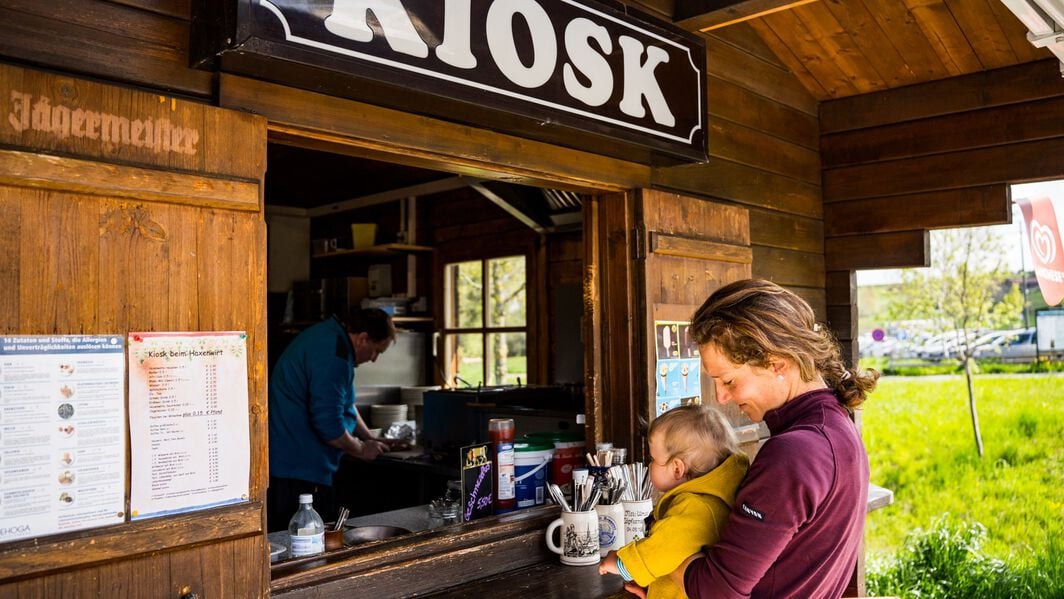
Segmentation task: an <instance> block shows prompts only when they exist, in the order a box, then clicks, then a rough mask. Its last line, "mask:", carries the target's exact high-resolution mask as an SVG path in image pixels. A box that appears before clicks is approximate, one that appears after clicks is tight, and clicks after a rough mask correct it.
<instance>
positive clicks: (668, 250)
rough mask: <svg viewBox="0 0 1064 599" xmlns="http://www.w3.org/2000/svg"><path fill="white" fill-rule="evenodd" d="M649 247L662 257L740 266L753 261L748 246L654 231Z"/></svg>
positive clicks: (651, 234) (653, 252) (651, 233)
mask: <svg viewBox="0 0 1064 599" xmlns="http://www.w3.org/2000/svg"><path fill="white" fill-rule="evenodd" d="M648 245H649V247H648V250H649V251H650V253H652V254H659V255H661V256H675V257H677V258H694V259H696V260H715V261H719V262H736V263H739V264H750V262H752V260H753V258H752V254H751V252H750V248H749V247H746V246H739V245H733V244H728V243H717V242H714V241H705V240H701V239H690V238H687V237H676V236H673V235H662V234H660V233H657V232H654V231H651V232H650V240H649V244H648ZM669 303H673V302H669Z"/></svg>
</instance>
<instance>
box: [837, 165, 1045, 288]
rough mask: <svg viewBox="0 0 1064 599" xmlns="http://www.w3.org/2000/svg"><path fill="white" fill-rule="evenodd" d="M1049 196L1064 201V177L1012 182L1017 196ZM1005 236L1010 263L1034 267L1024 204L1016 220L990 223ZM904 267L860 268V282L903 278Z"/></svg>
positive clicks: (1016, 267) (1016, 209) (1015, 267)
mask: <svg viewBox="0 0 1064 599" xmlns="http://www.w3.org/2000/svg"><path fill="white" fill-rule="evenodd" d="M1040 196H1049V197H1051V198H1054V199H1055V200H1056V202H1062V201H1064V180H1057V181H1045V182H1042V183H1022V184H1017V185H1013V186H1012V198H1013V200H1017V199H1021V198H1034V197H1040ZM987 228H988V229H991V230H994V231H995V232H997V233H998V234H999V235H1001V236H1002V239H1003V240H1004V245H1005V247H1006V248H1007V249H1008V261H1009V267H1010V268H1011V269H1012V270H1014V271H1017V272H1019V271H1020V270H1021V268H1022V267H1023V266H1024V265H1025V266H1026V267H1027V268H1028V269H1030V268H1031V257H1030V253H1029V251H1028V249H1027V239H1026V236H1025V235H1024V231H1023V229H1024V227H1023V215H1022V214H1021V213H1020V208H1019V207H1018V206H1016V205H1015V204H1013V206H1012V224H1011V225H994V226H992V227H987ZM900 273H901V270H898V269H886V270H859V271H857V285H859V286H860V285H882V284H884V283H893V282H896V281H898V280H900V278H901V274H900Z"/></svg>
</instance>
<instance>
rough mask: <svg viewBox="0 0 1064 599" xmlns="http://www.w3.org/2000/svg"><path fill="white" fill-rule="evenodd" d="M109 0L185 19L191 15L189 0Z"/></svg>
mask: <svg viewBox="0 0 1064 599" xmlns="http://www.w3.org/2000/svg"><path fill="white" fill-rule="evenodd" d="M111 2H114V3H115V4H124V5H126V6H132V7H134V8H139V9H141V10H146V11H149V12H154V13H159V14H161V15H168V16H171V17H177V18H179V19H184V20H186V21H187V20H189V18H190V17H191V8H190V6H191V4H192V2H191V0H111Z"/></svg>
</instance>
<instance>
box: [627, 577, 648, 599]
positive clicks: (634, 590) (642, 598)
mask: <svg viewBox="0 0 1064 599" xmlns="http://www.w3.org/2000/svg"><path fill="white" fill-rule="evenodd" d="M624 590H626V591H628V592H629V593H631V594H633V595H635V596H636V597H639V599H647V590H646V589H644V588H643V587H641V586H639V585H637V584H636V583H635V581H634V580H629V581H628V582H626V583H624Z"/></svg>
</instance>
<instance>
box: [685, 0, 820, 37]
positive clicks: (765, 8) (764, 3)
mask: <svg viewBox="0 0 1064 599" xmlns="http://www.w3.org/2000/svg"><path fill="white" fill-rule="evenodd" d="M813 1H814V0H744V1H742V2H723V3H722V2H708V1H707V0H675V3H676V6H675V8H674V15H675V18H676V20H677V21H678V24H679V25H680V26H682V27H685V28H687V29H690V30H692V31H709V30H713V29H717V28H719V27H727V26H729V25H733V24H735V23H741V22H743V21H746V20H748V19H755V18H757V17H760V16H763V15H767V14H773V13H775V12H778V11H782V10H787V9H789V8H792V7H795V6H801V5H803V4H808V3H809V2H813Z"/></svg>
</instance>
